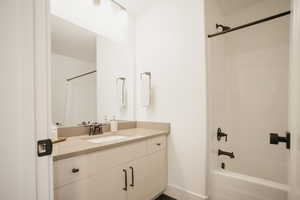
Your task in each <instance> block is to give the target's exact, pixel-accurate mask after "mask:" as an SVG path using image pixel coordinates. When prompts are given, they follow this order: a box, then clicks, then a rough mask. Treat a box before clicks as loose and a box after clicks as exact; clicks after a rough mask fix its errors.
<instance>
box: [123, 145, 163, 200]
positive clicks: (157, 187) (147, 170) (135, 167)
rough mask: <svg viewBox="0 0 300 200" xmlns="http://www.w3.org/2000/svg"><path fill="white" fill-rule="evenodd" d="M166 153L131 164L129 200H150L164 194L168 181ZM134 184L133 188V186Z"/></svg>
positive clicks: (159, 152)
mask: <svg viewBox="0 0 300 200" xmlns="http://www.w3.org/2000/svg"><path fill="white" fill-rule="evenodd" d="M166 167H167V164H166V151H165V150H161V151H158V152H155V153H153V154H150V155H148V156H146V157H144V158H141V159H138V160H136V161H133V162H131V163H130V164H129V177H130V178H129V184H130V191H129V193H128V200H149V199H152V198H153V197H155V196H156V195H158V194H159V193H160V192H162V191H163V190H164V189H165V187H166V181H167V168H166ZM132 183H134V184H133V186H132Z"/></svg>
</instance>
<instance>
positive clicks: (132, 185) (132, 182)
mask: <svg viewBox="0 0 300 200" xmlns="http://www.w3.org/2000/svg"><path fill="white" fill-rule="evenodd" d="M129 169H130V170H131V184H130V186H131V187H134V169H133V167H129Z"/></svg>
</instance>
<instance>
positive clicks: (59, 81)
mask: <svg viewBox="0 0 300 200" xmlns="http://www.w3.org/2000/svg"><path fill="white" fill-rule="evenodd" d="M95 45H96V44H95ZM51 65H52V66H51V67H52V68H51V70H52V82H51V83H52V119H53V123H56V122H63V123H65V124H66V125H74V124H78V123H80V122H82V121H88V120H93V121H96V120H97V116H96V111H97V102H96V92H97V90H96V74H91V75H88V76H86V77H81V78H79V79H75V80H72V81H71V82H70V84H71V86H70V88H69V92H70V91H71V90H72V95H71V96H70V98H69V101H68V105H69V106H70V107H69V109H68V110H69V111H70V112H69V115H68V116H69V117H68V120H67V121H65V120H66V119H65V117H66V109H67V108H66V100H67V99H66V97H67V85H66V79H67V78H70V77H73V76H77V75H79V74H82V73H86V72H89V71H92V70H95V69H96V63H93V62H88V61H84V60H79V59H76V58H72V57H67V56H63V55H59V54H55V53H53V54H52V60H51ZM69 94H70V93H69ZM80 108H83V109H80Z"/></svg>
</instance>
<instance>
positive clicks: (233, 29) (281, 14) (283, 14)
mask: <svg viewBox="0 0 300 200" xmlns="http://www.w3.org/2000/svg"><path fill="white" fill-rule="evenodd" d="M289 14H291V11H286V12H283V13H280V14H277V15H273V16H271V17H267V18H264V19H261V20H257V21H254V22H250V23H248V24H244V25H241V26H237V27H234V28H230V29H228V30H226V31H222V32H219V33H214V34H211V35H208V37H209V38H212V37H215V36H218V35H223V34H226V33H230V32H233V31H236V30H239V29H243V28H246V27H249V26H253V25H256V24H260V23H263V22H266V21H270V20H273V19H276V18H279V17H283V16H285V15H289Z"/></svg>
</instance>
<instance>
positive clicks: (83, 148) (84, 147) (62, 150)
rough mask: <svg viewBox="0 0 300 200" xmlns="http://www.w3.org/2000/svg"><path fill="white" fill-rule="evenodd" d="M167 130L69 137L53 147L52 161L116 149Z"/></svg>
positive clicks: (146, 129) (126, 131) (135, 130)
mask: <svg viewBox="0 0 300 200" xmlns="http://www.w3.org/2000/svg"><path fill="white" fill-rule="evenodd" d="M169 132H170V131H169V130H155V129H148V128H132V129H123V130H119V131H117V132H114V133H112V132H107V133H104V134H102V135H96V136H87V135H85V136H76V137H69V138H67V140H66V141H64V142H60V143H57V144H54V145H53V160H54V161H58V160H62V159H66V158H71V157H74V156H79V155H83V154H88V153H92V152H96V151H101V150H105V149H109V148H113V147H118V146H121V145H124V144H128V143H133V142H137V141H141V140H145V139H149V138H153V137H157V136H160V135H168V134H169ZM114 135H117V136H128V137H126V138H123V139H119V140H114V141H110V142H101V143H91V142H89V141H88V140H90V139H94V138H99V137H104V136H114Z"/></svg>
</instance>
